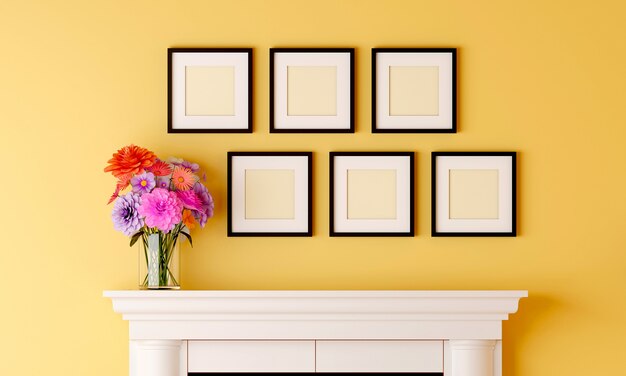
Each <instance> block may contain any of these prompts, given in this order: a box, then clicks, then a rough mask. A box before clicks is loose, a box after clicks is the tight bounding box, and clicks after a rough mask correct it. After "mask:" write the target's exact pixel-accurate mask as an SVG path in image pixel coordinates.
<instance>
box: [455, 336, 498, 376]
mask: <svg viewBox="0 0 626 376" xmlns="http://www.w3.org/2000/svg"><path fill="white" fill-rule="evenodd" d="M495 347H496V341H493V340H450V353H451V354H450V356H451V358H452V359H451V362H450V363H451V366H452V375H451V376H495V375H494V350H495ZM446 376H448V375H446Z"/></svg>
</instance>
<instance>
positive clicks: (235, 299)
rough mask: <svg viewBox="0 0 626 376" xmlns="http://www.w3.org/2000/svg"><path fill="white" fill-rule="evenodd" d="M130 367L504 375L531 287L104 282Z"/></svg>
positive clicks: (154, 372) (148, 372)
mask: <svg viewBox="0 0 626 376" xmlns="http://www.w3.org/2000/svg"><path fill="white" fill-rule="evenodd" d="M104 296H105V297H107V298H111V300H112V301H113V310H114V311H115V312H117V313H121V314H122V317H123V319H124V320H128V321H129V339H130V348H129V349H130V351H129V353H130V355H129V356H130V375H131V376H183V375H187V374H188V372H189V373H193V372H207V373H209V372H435V373H443V374H444V375H445V376H501V374H502V321H503V320H507V319H508V315H509V314H512V313H515V312H516V311H517V308H518V302H519V299H521V298H523V297H527V296H528V293H527V291H105V292H104Z"/></svg>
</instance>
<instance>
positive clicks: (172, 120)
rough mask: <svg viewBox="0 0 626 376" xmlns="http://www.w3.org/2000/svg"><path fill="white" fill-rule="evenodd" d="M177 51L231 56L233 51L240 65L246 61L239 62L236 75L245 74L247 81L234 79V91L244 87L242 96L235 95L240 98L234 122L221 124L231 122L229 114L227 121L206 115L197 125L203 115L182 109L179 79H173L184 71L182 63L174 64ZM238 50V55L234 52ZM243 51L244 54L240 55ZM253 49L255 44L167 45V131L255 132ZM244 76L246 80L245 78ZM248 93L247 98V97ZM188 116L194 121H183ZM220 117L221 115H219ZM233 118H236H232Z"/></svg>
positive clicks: (179, 52) (241, 89) (178, 52)
mask: <svg viewBox="0 0 626 376" xmlns="http://www.w3.org/2000/svg"><path fill="white" fill-rule="evenodd" d="M177 54H199V55H200V54H204V55H207V57H208V56H211V55H214V56H218V55H221V56H228V55H229V54H233V55H232V56H238V57H239V59H238V61H237V62H239V63H240V64H239V65H242V64H243V65H247V67H246V66H237V69H238V70H240V72H237V76H236V77H245V80H247V82H242V83H241V84H240V85H237V83H235V84H234V85H235V87H234V88H233V91H236V90H240V91H244V93H241V94H235V97H236V98H237V95H240V96H241V97H239V98H237V99H235V100H236V101H238V102H239V104H240V105H239V106H237V107H236V111H237V112H238V113H235V117H236V119H235V123H236V124H235V125H234V126H233V125H229V126H227V125H221V123H223V124H226V123H227V122H231V120H230V118H231V117H229V119H228V120H227V121H223V122H222V119H223V118H225V117H220V116H205V117H204V118H206V125H205V127H202V125H197V124H196V123H197V122H198V121H202V120H205V119H202V120H199V119H200V118H201V117H198V116H186V114H182V111H183V109H182V108H181V104H180V103H181V102H180V101H182V100H183V99H181V98H179V96H180V95H183V94H182V93H181V94H177V92H178V91H180V90H178V89H175V87H180V86H179V85H180V84H179V83H177V82H174V81H175V80H176V79H177V78H180V76H181V75H182V73H180V70H179V69H181V67H175V63H174V56H175V55H177ZM235 54H236V55H235ZM241 54H244V56H243V57H241V56H240V55H241ZM252 64H253V49H252V48H179V47H172V48H168V49H167V133H252V128H253V127H252V119H253V100H252V97H253V69H252ZM245 80H244V81H245ZM246 96H247V98H245V97H246ZM185 118H187V119H189V121H191V122H194V124H193V125H190V124H181V123H186V120H185ZM220 118H221V119H220ZM233 119H234V118H233Z"/></svg>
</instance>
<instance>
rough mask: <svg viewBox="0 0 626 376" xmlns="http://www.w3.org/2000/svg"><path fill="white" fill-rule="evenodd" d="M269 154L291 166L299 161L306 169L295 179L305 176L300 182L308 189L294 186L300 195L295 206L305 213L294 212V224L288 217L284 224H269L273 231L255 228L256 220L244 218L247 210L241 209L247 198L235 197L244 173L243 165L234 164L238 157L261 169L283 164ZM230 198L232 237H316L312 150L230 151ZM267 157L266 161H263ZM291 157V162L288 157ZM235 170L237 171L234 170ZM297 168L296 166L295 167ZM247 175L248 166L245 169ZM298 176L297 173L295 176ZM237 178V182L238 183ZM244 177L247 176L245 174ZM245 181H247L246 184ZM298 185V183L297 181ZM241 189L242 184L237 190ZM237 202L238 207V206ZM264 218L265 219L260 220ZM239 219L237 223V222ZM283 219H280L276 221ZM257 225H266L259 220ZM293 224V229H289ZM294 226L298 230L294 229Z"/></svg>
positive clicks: (229, 210)
mask: <svg viewBox="0 0 626 376" xmlns="http://www.w3.org/2000/svg"><path fill="white" fill-rule="evenodd" d="M266 157H278V159H285V161H282V162H284V165H285V166H288V168H289V166H291V167H293V166H294V165H296V164H297V167H299V168H301V169H305V170H306V171H300V172H299V173H294V174H297V175H298V176H297V177H295V178H294V180H296V181H297V179H298V178H299V179H304V180H306V181H305V182H304V183H302V184H299V186H300V188H301V189H302V188H303V189H305V190H306V192H299V193H298V191H297V188H298V187H297V186H295V187H294V190H295V194H294V196H298V195H299V197H300V201H299V203H300V205H299V206H298V205H296V206H297V207H300V209H301V210H304V211H305V212H304V213H297V212H296V213H295V215H294V221H298V223H299V225H298V223H296V224H295V225H294V224H293V223H288V222H289V221H287V220H285V221H284V223H283V227H281V224H270V225H269V227H270V228H271V229H270V230H267V229H265V230H263V229H261V228H260V227H258V226H257V227H255V223H253V222H254V221H248V222H246V221H247V219H246V218H245V214H244V212H242V210H241V205H243V206H244V208H243V210H244V211H245V201H244V203H243V204H242V203H241V199H242V197H239V198H237V197H234V196H235V190H236V188H237V187H235V185H236V184H241V183H242V182H241V175H240V174H241V172H242V168H243V167H242V168H239V167H237V166H235V159H237V158H245V159H247V161H246V163H249V164H251V165H253V166H254V165H255V164H256V166H258V167H262V169H271V167H277V166H278V165H280V163H277V162H275V160H276V158H271V159H273V160H274V163H273V164H272V161H270V160H269V159H267V158H266ZM227 158H228V187H227V190H228V193H227V194H228V199H227V215H228V225H227V233H228V236H229V237H241V236H260V237H270V236H272V237H311V236H313V198H312V197H313V196H312V189H313V188H312V187H313V153H312V152H299V151H296V152H255V151H253V152H248V151H246V152H228V153H227ZM264 158H266V160H265V161H264ZM290 158H292V160H291V161H289V159H290ZM293 158H297V159H299V161H298V163H296V162H295V160H293ZM302 158H305V160H306V161H305V162H303V161H302V160H300V159H302ZM234 170H236V171H234ZM294 171H295V169H294ZM243 172H244V174H245V169H243ZM294 176H295V175H294ZM235 179H237V180H236V182H235ZM244 179H245V176H244ZM244 184H245V183H244ZM294 184H295V185H297V184H298V183H297V182H296V183H294ZM239 191H240V187H239V189H238V190H237V192H239ZM297 199H298V197H295V200H297ZM237 205H238V206H237ZM261 221H262V220H261ZM234 222H237V223H234ZM276 222H280V221H276ZM256 223H257V224H263V223H261V222H259V221H257V222H256ZM288 227H291V228H288ZM294 229H295V230H294Z"/></svg>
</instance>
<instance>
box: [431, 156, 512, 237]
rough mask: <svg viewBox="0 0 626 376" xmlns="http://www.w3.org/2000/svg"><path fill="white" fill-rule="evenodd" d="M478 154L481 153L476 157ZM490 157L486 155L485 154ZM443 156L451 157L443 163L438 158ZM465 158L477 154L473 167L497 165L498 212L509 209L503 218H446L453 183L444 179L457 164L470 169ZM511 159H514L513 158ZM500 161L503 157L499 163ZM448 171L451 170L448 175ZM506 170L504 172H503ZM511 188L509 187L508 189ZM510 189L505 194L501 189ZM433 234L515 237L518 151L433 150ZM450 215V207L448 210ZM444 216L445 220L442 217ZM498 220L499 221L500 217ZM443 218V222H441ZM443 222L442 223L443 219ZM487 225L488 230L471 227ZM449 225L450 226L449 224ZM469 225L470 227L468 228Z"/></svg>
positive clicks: (494, 166)
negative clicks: (448, 183)
mask: <svg viewBox="0 0 626 376" xmlns="http://www.w3.org/2000/svg"><path fill="white" fill-rule="evenodd" d="M475 157H479V159H476V158H475ZM483 157H486V158H483ZM442 158H456V159H458V160H459V162H456V161H454V160H453V159H448V160H447V161H446V162H445V163H447V165H446V166H441V165H440V164H438V162H440V160H441V163H444V161H443V159H442ZM464 158H475V159H474V161H475V162H465V163H472V165H473V166H472V168H470V169H471V170H483V171H484V170H487V169H491V170H492V169H497V170H498V171H499V173H498V213H499V214H498V215H500V214H501V213H507V215H505V216H503V218H500V217H499V216H498V218H494V219H469V218H464V219H460V220H459V219H450V218H442V217H443V213H444V212H446V210H445V205H449V202H450V196H449V190H450V188H449V186H448V188H446V187H441V186H440V185H445V184H442V182H443V181H446V179H449V175H450V173H449V172H448V171H450V170H452V169H454V168H452V167H455V165H456V167H457V168H458V169H467V168H466V167H467V166H463V163H464V162H463V159H464ZM509 160H510V161H509ZM496 161H500V162H498V163H496ZM444 172H448V177H446V176H445V174H444ZM503 172H504V173H503ZM507 188H508V189H507ZM503 189H506V190H507V192H505V194H502V193H501V191H502V190H503ZM431 192H432V193H431V235H432V236H433V237H444V236H456V237H459V236H467V237H515V236H517V215H518V213H517V152H508V151H506V152H500V151H497V152H485V151H479V152H465V151H452V152H450V151H447V152H432V155H431ZM447 212H448V216H450V212H451V211H450V209H449V208H448V210H447ZM440 219H441V221H439V220H440ZM496 220H497V221H496ZM438 221H439V222H438ZM440 222H441V223H442V225H441V226H439V225H438V224H439V223H440ZM481 225H482V226H483V228H484V230H480V229H478V230H476V229H472V228H471V227H480V226H481ZM446 227H447V228H446ZM464 227H466V229H464Z"/></svg>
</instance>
